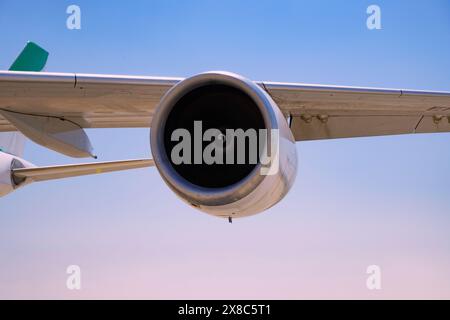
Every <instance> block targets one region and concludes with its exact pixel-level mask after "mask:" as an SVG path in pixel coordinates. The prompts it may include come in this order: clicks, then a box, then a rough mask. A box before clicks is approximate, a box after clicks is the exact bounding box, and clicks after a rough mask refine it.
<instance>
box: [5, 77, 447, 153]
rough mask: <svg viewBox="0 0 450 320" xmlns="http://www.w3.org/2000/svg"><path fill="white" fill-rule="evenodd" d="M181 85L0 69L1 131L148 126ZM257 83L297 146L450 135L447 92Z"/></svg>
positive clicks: (161, 80) (155, 80) (148, 79)
mask: <svg viewBox="0 0 450 320" xmlns="http://www.w3.org/2000/svg"><path fill="white" fill-rule="evenodd" d="M181 80H183V79H181V78H160V77H139V76H115V75H89V74H73V73H70V74H68V73H35V72H13V71H0V115H2V114H3V116H0V131H11V130H16V129H15V126H14V125H12V124H11V122H10V121H9V120H7V118H8V115H9V116H11V115H13V116H14V114H16V115H17V117H20V116H30V115H31V116H35V117H44V118H47V119H58V120H64V121H65V120H68V121H69V122H70V123H72V124H73V126H74V127H79V128H122V127H149V126H150V123H151V119H152V115H153V112H154V110H155V107H156V105H157V104H158V102H159V100H160V99H161V97H162V96H163V95H164V93H166V92H167V91H168V90H169V89H170V88H171V87H172V86H174V85H175V84H177V83H178V82H179V81H181ZM257 83H258V84H259V85H260V86H261V87H263V88H264V89H265V90H266V91H267V92H268V93H269V94H270V95H271V96H272V98H273V99H274V100H275V102H276V103H277V104H278V106H279V107H280V109H281V111H282V112H283V113H284V114H285V115H286V116H287V117H288V116H289V117H290V118H291V120H290V121H291V129H292V131H293V134H294V137H295V139H296V140H297V141H300V140H315V139H332V138H346V137H362V136H375V135H392V134H404V133H431V132H449V131H450V92H432V91H413V90H400V89H378V88H359V87H342V86H325V85H308V84H296V83H276V82H265V81H263V82H257ZM5 115H6V116H5ZM80 149H82V148H80ZM85 149H86V148H85Z"/></svg>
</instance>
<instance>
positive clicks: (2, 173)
mask: <svg viewBox="0 0 450 320" xmlns="http://www.w3.org/2000/svg"><path fill="white" fill-rule="evenodd" d="M30 167H33V165H32V164H31V163H29V162H28V161H25V160H23V159H20V158H18V157H16V156H13V155H11V154H8V153H4V152H0V197H3V196H5V195H7V194H8V193H11V192H13V191H14V190H15V189H17V188H19V187H21V186H23V185H25V184H26V181H25V180H24V179H20V178H15V177H14V176H13V175H12V174H11V173H12V170H13V169H17V168H30Z"/></svg>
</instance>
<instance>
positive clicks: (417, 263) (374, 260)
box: [0, 0, 450, 299]
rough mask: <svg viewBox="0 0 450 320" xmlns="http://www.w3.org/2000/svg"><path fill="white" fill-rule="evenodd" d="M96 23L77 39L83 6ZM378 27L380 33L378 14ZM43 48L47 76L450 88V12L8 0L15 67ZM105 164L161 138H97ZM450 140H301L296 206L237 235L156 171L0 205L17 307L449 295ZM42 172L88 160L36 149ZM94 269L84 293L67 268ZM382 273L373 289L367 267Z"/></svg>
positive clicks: (112, 133) (442, 8)
mask: <svg viewBox="0 0 450 320" xmlns="http://www.w3.org/2000/svg"><path fill="white" fill-rule="evenodd" d="M72 4H75V5H78V6H79V7H80V9H81V29H80V30H69V29H68V28H67V26H66V20H67V18H68V17H69V15H68V14H67V13H66V9H67V7H68V6H69V5H72ZM372 4H375V5H378V6H379V7H380V9H381V29H380V30H369V29H368V28H367V25H366V20H367V18H368V16H369V15H368V14H367V13H366V10H367V7H368V6H369V5H372ZM28 40H32V41H34V42H36V43H39V44H40V45H41V46H42V47H44V48H45V49H47V50H48V51H49V52H50V57H49V60H48V64H47V68H46V71H49V72H78V73H107V74H130V75H152V76H176V77H188V76H191V75H194V74H197V73H200V72H203V71H208V70H227V71H232V72H236V73H239V74H242V75H244V76H246V77H248V78H250V79H253V80H270V81H281V82H302V83H320V84H336V85H355V86H375V87H389V88H409V89H425V90H441V91H450V72H449V71H450V59H449V57H450V2H449V1H447V0H431V1H430V0H427V1H425V0H423V1H422V0H421V1H413V0H409V1H382V0H370V1H365V0H361V1H331V0H330V1H325V0H319V1H300V0H296V1H294V0H290V1H267V0H249V1H238V0H230V1H212V0H210V1H207V0H203V1H200V0H189V1H187V0H183V1H182V0H176V1H175V0H164V1H162V0H161V1H81V0H72V1H62V0H61V1H55V0H47V1H43V0H39V1H21V0H14V1H12V0H0V44H1V45H0V69H3V70H6V69H8V67H9V66H10V64H11V63H12V61H13V60H14V58H15V57H16V56H17V54H18V53H19V52H20V50H21V49H22V48H23V46H24V44H25V43H26V42H27V41H28ZM88 134H89V136H90V138H91V141H92V144H93V146H94V149H95V153H96V154H97V155H98V156H99V160H100V161H106V160H117V159H128V158H139V157H149V156H151V153H150V146H149V129H120V130H119V129H114V130H113V129H101V130H88ZM449 142H450V134H428V135H404V136H390V137H372V138H355V139H337V140H329V141H311V142H301V143H297V153H298V157H299V168H298V175H297V178H296V182H295V184H294V186H293V188H292V189H291V191H290V193H289V194H288V195H287V196H286V198H285V199H284V200H283V201H282V202H281V203H279V204H278V205H276V206H275V207H273V208H271V209H269V210H267V211H266V212H264V213H261V214H259V215H256V216H252V217H249V218H244V219H239V220H235V221H234V223H233V224H231V225H230V224H228V222H227V221H225V220H222V219H218V218H215V217H212V216H209V215H207V214H204V213H201V212H199V211H196V210H195V209H192V208H190V207H188V206H186V205H185V204H184V202H183V201H181V200H180V199H178V198H177V197H176V196H175V195H174V194H173V193H172V192H171V191H170V190H169V188H168V187H167V186H166V185H165V184H164V182H163V181H162V179H161V178H160V177H159V175H158V172H157V170H156V169H155V168H149V169H139V170H135V171H128V172H120V173H111V174H105V175H99V176H88V177H79V178H74V179H67V180H59V181H51V182H45V183H41V184H34V185H31V186H28V187H26V188H23V189H21V190H18V191H17V192H15V193H13V194H11V195H8V196H7V197H4V198H2V199H0V298H2V299H15V298H18V299H24V298H27V299H108V298H112V299H119V298H123V299H314V298H323V299H349V298H353V299H398V298H401V299H419V298H422V299H433V298H437V299H449V298H450V233H449V230H450V197H449V190H450V147H449ZM25 158H26V159H27V160H29V161H31V162H33V163H35V164H36V165H53V164H66V163H74V162H80V160H76V159H75V160H74V159H70V158H67V157H65V156H62V155H59V154H57V153H55V152H53V151H50V150H46V149H45V148H43V147H40V146H38V145H36V144H34V143H32V142H27V147H26V152H25ZM70 265H77V266H79V267H80V270H81V290H69V289H68V288H67V286H66V280H67V278H68V277H69V275H68V274H67V272H66V269H67V267H68V266H70ZM370 265H377V266H379V267H380V270H381V278H380V279H381V288H380V290H369V289H368V288H367V286H366V281H367V279H368V277H369V275H368V274H367V273H366V271H367V267H368V266H370Z"/></svg>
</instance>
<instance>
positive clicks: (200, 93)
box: [150, 72, 297, 218]
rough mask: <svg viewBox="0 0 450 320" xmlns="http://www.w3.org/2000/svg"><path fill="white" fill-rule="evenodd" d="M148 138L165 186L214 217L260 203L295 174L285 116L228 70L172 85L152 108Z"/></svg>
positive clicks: (283, 190) (242, 212)
mask: <svg viewBox="0 0 450 320" xmlns="http://www.w3.org/2000/svg"><path fill="white" fill-rule="evenodd" d="M150 143H151V151H152V154H153V159H154V161H155V164H156V166H157V168H158V171H159V173H160V174H161V176H162V178H163V179H164V181H165V182H166V183H167V185H168V186H169V187H170V188H171V189H172V190H173V191H174V192H175V193H176V194H177V195H178V196H179V197H180V198H181V199H183V200H184V201H186V202H187V203H189V204H190V205H192V206H193V207H195V208H197V209H199V210H201V211H204V212H206V213H209V214H211V215H214V216H218V217H225V218H234V217H236V218H237V217H243V216H249V215H253V214H256V213H259V212H262V211H264V210H266V209H267V208H269V207H271V206H273V205H274V204H276V203H277V202H278V201H280V200H281V199H282V198H283V197H284V196H285V195H286V194H287V192H288V191H289V189H290V188H291V186H292V184H293V182H294V180H295V176H296V171H297V155H296V150H295V141H294V138H293V136H292V133H291V130H290V128H289V125H288V122H287V119H286V118H285V117H284V116H283V114H282V112H281V111H280V109H279V108H278V106H277V105H276V103H275V102H274V101H273V100H272V98H271V97H270V96H269V94H267V92H266V91H265V90H264V89H263V88H261V87H260V86H259V85H258V84H256V83H255V82H253V81H250V80H248V79H245V78H244V77H242V76H239V75H236V74H232V73H227V72H207V73H202V74H199V75H196V76H193V77H191V78H188V79H185V80H183V81H181V82H179V83H178V84H177V85H175V86H174V87H173V88H171V89H170V90H169V91H168V92H167V93H166V94H165V95H164V97H163V98H162V99H161V101H160V103H159V105H158V107H157V109H156V111H155V114H154V117H153V120H152V125H151V134H150Z"/></svg>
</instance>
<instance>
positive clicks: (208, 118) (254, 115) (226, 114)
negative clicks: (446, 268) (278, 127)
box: [163, 85, 265, 188]
mask: <svg viewBox="0 0 450 320" xmlns="http://www.w3.org/2000/svg"><path fill="white" fill-rule="evenodd" d="M194 121H202V133H204V132H205V131H206V130H207V129H210V128H216V129H219V130H220V131H221V132H222V133H223V134H224V135H225V134H226V132H225V130H226V129H243V130H244V131H246V130H247V129H251V128H253V129H255V130H256V132H258V130H259V129H264V128H265V123H264V119H263V115H262V114H261V111H260V110H259V108H258V106H257V105H256V103H255V102H254V101H253V100H252V99H251V98H250V97H249V96H248V95H247V94H246V93H244V92H242V91H241V90H239V89H236V88H233V87H230V86H225V85H207V86H202V87H200V88H197V89H194V90H192V91H191V92H189V93H188V94H186V95H184V96H183V97H182V98H181V99H180V100H179V101H178V102H177V103H176V104H175V105H174V106H173V108H172V110H171V111H170V112H169V115H168V117H167V120H166V124H165V126H164V138H163V139H164V148H165V152H166V154H167V157H168V158H169V159H170V161H171V164H172V166H173V168H174V169H175V171H176V172H177V173H178V174H179V175H180V176H182V177H183V178H184V179H186V180H187V181H189V182H190V183H192V184H195V185H197V186H201V187H205V188H223V187H226V186H230V185H233V184H235V183H237V182H239V181H241V180H242V179H244V178H245V177H246V176H248V175H249V174H250V173H251V172H252V170H253V169H254V168H255V166H256V165H257V164H254V163H250V161H249V152H248V151H249V141H248V140H246V146H245V149H246V153H245V154H246V161H245V163H244V164H238V163H237V158H236V157H237V152H236V147H237V143H236V140H235V143H234V156H235V159H234V160H235V161H234V164H226V160H225V158H224V164H206V163H204V161H202V164H194ZM179 128H183V129H186V130H188V131H189V133H190V136H191V142H192V143H191V156H192V161H191V164H184V163H183V164H178V165H177V164H175V163H174V162H173V161H172V159H171V152H172V149H173V147H174V146H176V145H177V144H178V143H179V141H171V136H172V132H173V131H174V130H176V129H179ZM202 140H203V139H202ZM201 143H202V150H204V148H205V147H206V146H207V145H208V144H210V143H211V142H210V141H203V142H201ZM223 143H225V140H224V141H223ZM227 143H228V142H227ZM258 145H259V144H258ZM258 154H259V150H258Z"/></svg>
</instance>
